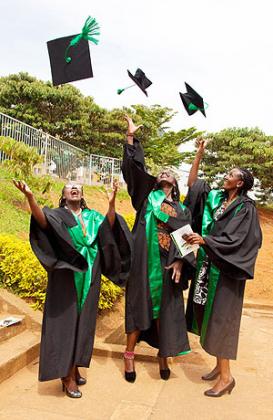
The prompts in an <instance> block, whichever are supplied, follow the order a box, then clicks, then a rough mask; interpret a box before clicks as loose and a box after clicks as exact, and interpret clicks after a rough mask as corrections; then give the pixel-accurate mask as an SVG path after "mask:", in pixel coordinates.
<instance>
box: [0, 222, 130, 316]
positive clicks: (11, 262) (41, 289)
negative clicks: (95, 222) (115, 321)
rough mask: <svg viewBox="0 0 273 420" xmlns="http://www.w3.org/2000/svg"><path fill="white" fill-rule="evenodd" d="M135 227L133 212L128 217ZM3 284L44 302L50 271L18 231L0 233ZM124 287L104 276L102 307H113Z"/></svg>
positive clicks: (38, 305)
mask: <svg viewBox="0 0 273 420" xmlns="http://www.w3.org/2000/svg"><path fill="white" fill-rule="evenodd" d="M125 219H126V221H127V223H128V226H129V227H130V228H132V226H133V223H134V216H133V215H128V216H126V217H125ZM0 285H1V286H2V287H7V288H8V289H10V290H11V291H12V292H13V293H15V294H17V295H18V296H20V297H22V298H24V299H27V300H29V301H30V304H31V306H32V307H33V308H34V309H42V308H43V305H44V302H45V294H46V285H47V273H46V271H45V270H44V268H43V267H42V266H41V264H40V263H39V261H38V260H37V258H36V257H35V255H34V254H33V252H32V249H31V247H30V244H29V243H28V242H26V241H23V240H21V239H19V238H18V237H16V236H15V235H5V234H0ZM122 294H123V290H122V289H121V288H120V287H118V286H116V285H115V284H113V283H112V282H111V281H110V280H108V279H107V278H106V277H104V276H102V282H101V292H100V299H99V309H101V310H102V309H109V308H111V307H112V306H113V305H114V303H115V301H116V300H117V299H118V297H119V296H121V295H122Z"/></svg>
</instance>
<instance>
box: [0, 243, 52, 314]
mask: <svg viewBox="0 0 273 420" xmlns="http://www.w3.org/2000/svg"><path fill="white" fill-rule="evenodd" d="M0 272H1V274H2V275H1V283H2V285H3V286H5V287H8V288H10V289H11V290H12V291H13V292H14V293H16V294H18V295H19V296H20V297H23V298H29V299H30V300H31V301H32V303H33V305H32V306H33V307H34V308H35V309H38V308H39V309H40V308H41V307H42V306H43V304H44V301H45V290H46V283H47V275H46V272H45V270H44V269H43V267H42V266H41V265H40V264H39V262H38V261H37V259H36V257H35V256H34V254H33V252H32V251H31V248H30V245H29V244H28V243H27V242H24V241H22V240H20V239H18V238H16V237H15V236H13V235H0Z"/></svg>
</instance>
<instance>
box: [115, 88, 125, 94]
mask: <svg viewBox="0 0 273 420" xmlns="http://www.w3.org/2000/svg"><path fill="white" fill-rule="evenodd" d="M124 91H125V89H118V90H117V94H118V95H120V94H121V93H122V92H124Z"/></svg>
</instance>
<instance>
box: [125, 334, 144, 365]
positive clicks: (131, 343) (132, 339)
mask: <svg viewBox="0 0 273 420" xmlns="http://www.w3.org/2000/svg"><path fill="white" fill-rule="evenodd" d="M139 334H140V331H139V330H135V331H133V332H131V333H128V334H127V345H126V350H125V351H129V352H134V351H135V346H136V343H137V339H138V337H139ZM124 363H125V371H126V372H133V371H134V370H135V364H134V359H125V358H124Z"/></svg>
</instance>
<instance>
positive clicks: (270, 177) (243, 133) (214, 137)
mask: <svg viewBox="0 0 273 420" xmlns="http://www.w3.org/2000/svg"><path fill="white" fill-rule="evenodd" d="M208 137H210V138H211V141H210V143H209V144H208V146H207V150H206V153H205V155H204V158H203V160H202V163H201V169H202V171H203V172H204V174H205V176H206V178H207V179H208V180H209V181H212V180H215V181H219V179H220V175H223V174H224V173H226V171H228V170H229V169H230V168H232V167H234V166H239V167H242V168H246V169H249V170H250V171H251V172H252V173H253V175H254V177H255V178H258V180H259V182H260V189H261V190H262V194H261V195H262V196H263V200H270V199H271V194H272V192H273V172H272V168H273V137H272V136H266V135H265V134H264V133H263V132H262V131H261V130H259V129H258V128H229V129H225V130H222V131H220V132H218V133H211V134H208ZM190 155H191V154H186V153H184V158H185V159H188V161H191V160H192V155H191V156H190Z"/></svg>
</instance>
